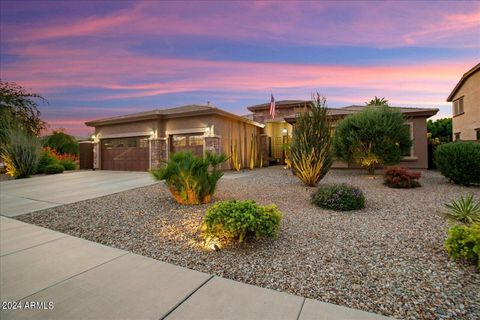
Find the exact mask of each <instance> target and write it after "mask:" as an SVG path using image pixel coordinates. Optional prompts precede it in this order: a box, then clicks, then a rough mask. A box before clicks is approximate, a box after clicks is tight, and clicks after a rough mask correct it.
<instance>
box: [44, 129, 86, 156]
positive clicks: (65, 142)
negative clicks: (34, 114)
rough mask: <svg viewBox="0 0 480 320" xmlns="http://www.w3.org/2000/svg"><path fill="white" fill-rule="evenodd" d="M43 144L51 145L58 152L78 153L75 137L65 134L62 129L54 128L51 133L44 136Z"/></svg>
mask: <svg viewBox="0 0 480 320" xmlns="http://www.w3.org/2000/svg"><path fill="white" fill-rule="evenodd" d="M43 146H44V147H47V146H48V147H51V148H53V149H55V151H56V152H57V153H59V154H65V153H69V154H75V155H78V154H79V147H78V142H77V139H75V137H74V136H71V135H69V134H66V133H65V132H63V130H62V129H58V130H54V131H53V133H52V134H51V135H49V136H46V137H44V141H43Z"/></svg>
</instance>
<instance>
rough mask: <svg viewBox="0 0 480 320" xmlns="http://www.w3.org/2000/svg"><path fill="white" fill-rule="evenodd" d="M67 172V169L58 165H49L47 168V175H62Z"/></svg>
mask: <svg viewBox="0 0 480 320" xmlns="http://www.w3.org/2000/svg"><path fill="white" fill-rule="evenodd" d="M64 170H65V168H64V167H63V166H62V165H61V164H58V163H54V164H51V165H48V166H46V167H45V173H46V174H56V173H62V172H63V171H64Z"/></svg>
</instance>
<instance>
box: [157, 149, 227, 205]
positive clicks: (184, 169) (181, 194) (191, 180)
mask: <svg viewBox="0 0 480 320" xmlns="http://www.w3.org/2000/svg"><path fill="white" fill-rule="evenodd" d="M227 159H228V158H227V156H225V155H224V154H213V153H209V152H207V153H206V154H205V157H203V158H199V157H196V156H194V155H193V154H192V153H191V152H178V153H175V154H173V155H172V156H171V157H170V160H168V161H167V162H166V166H164V167H162V168H160V169H157V170H153V171H151V173H152V175H153V176H154V177H155V179H157V180H165V182H166V184H167V187H168V189H169V190H170V192H171V193H172V195H173V197H174V199H175V200H176V201H177V202H178V203H181V204H201V203H208V202H210V201H211V199H212V195H213V194H214V193H215V189H216V187H217V182H218V180H220V178H221V177H222V176H223V172H222V171H221V170H220V165H221V164H222V163H223V162H225V161H226V160H227Z"/></svg>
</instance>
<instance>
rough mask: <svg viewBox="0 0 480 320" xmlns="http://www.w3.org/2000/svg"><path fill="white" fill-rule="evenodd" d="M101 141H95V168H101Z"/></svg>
mask: <svg viewBox="0 0 480 320" xmlns="http://www.w3.org/2000/svg"><path fill="white" fill-rule="evenodd" d="M99 148H100V143H99V142H94V143H93V169H94V170H95V169H100V152H99Z"/></svg>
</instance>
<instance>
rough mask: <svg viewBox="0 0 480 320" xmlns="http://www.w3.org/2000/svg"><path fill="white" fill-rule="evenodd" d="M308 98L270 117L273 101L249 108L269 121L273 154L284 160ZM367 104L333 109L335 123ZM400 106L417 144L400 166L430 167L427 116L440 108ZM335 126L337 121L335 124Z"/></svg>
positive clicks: (283, 105)
mask: <svg viewBox="0 0 480 320" xmlns="http://www.w3.org/2000/svg"><path fill="white" fill-rule="evenodd" d="M307 103H308V101H299V100H295V101H279V102H278V103H277V105H276V107H277V110H278V113H277V116H276V117H275V118H274V119H271V118H269V114H268V111H269V108H270V104H269V103H265V104H261V105H256V106H251V107H248V110H250V111H251V112H253V120H255V121H257V122H263V123H265V125H266V126H265V132H266V133H267V136H268V139H269V141H270V146H269V150H270V156H271V157H273V158H276V159H280V162H283V149H282V144H283V143H284V142H285V141H287V140H288V136H289V135H291V132H292V130H293V125H294V124H295V121H296V117H297V116H298V115H299V114H300V113H302V112H303V111H304V110H305V108H306V107H305V106H306V104H307ZM364 108H365V106H355V105H353V106H348V107H343V108H329V109H328V115H329V117H330V119H331V120H332V121H333V123H335V122H336V121H338V120H340V119H343V118H344V117H346V116H347V115H349V114H352V113H356V112H359V111H361V110H363V109H364ZM394 108H398V109H399V110H400V111H401V112H402V113H403V114H404V115H405V117H406V119H407V120H406V123H405V125H407V126H409V127H410V134H411V138H412V140H413V146H412V148H411V150H410V152H409V153H408V154H406V155H405V157H404V158H403V160H402V162H401V163H400V165H402V166H405V167H409V168H417V169H427V168H428V149H427V148H428V146H427V119H428V118H429V117H431V116H433V115H435V114H436V113H437V112H438V109H426V108H403V107H394ZM334 126H335V124H334ZM333 167H334V168H348V167H350V166H349V165H348V164H346V163H344V162H341V161H335V162H334V164H333Z"/></svg>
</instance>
